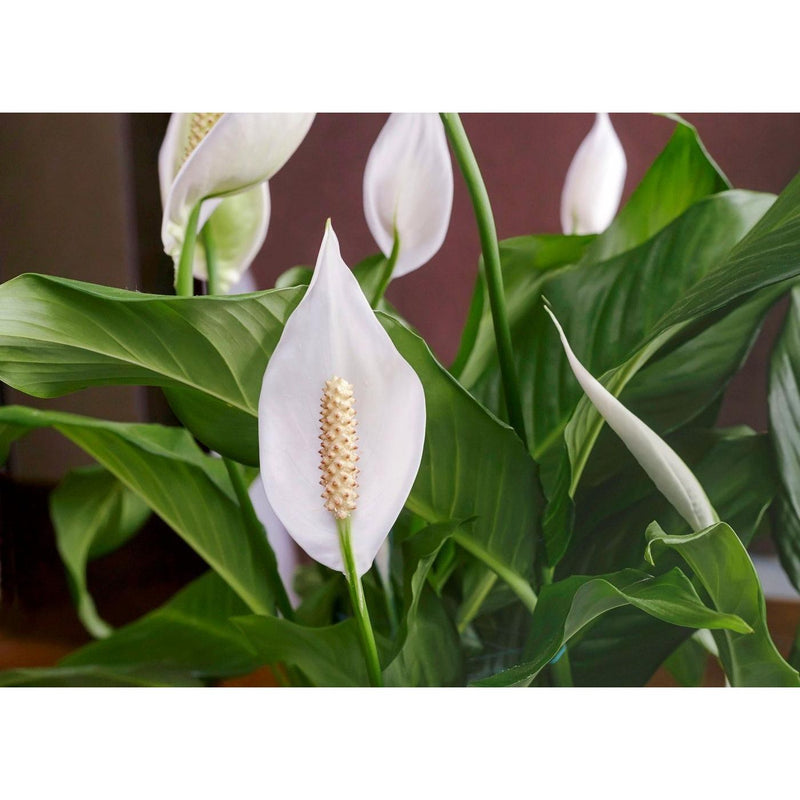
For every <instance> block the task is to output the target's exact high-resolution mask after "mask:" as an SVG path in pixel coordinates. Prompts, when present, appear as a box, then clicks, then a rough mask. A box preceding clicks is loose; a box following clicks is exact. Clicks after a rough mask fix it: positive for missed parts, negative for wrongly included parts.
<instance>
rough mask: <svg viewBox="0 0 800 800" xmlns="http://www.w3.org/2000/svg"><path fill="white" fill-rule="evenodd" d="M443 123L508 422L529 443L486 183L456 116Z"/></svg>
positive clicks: (445, 115) (444, 120)
mask: <svg viewBox="0 0 800 800" xmlns="http://www.w3.org/2000/svg"><path fill="white" fill-rule="evenodd" d="M441 117H442V122H443V123H444V128H445V130H446V131H447V136H448V138H449V139H450V145H451V146H452V148H453V153H454V155H455V157H456V161H458V165H459V167H460V168H461V172H462V174H463V176H464V181H465V182H466V184H467V189H468V190H469V194H470V198H471V199H472V207H473V209H474V211H475V220H476V222H477V223H478V233H479V234H480V238H481V250H482V251H483V264H484V269H485V271H486V287H487V289H488V291H489V305H490V308H491V310H492V323H493V324H494V336H495V341H496V343H497V355H498V358H499V360H500V373H501V376H502V379H503V391H504V392H505V399H506V408H507V410H508V419H509V422H510V423H511V426H512V427H513V428H514V430H515V431H516V432H517V435H518V436H519V437H520V439H522V441H523V442H525V444H526V446H527V443H528V440H527V437H526V436H525V417H524V415H523V413H522V401H521V395H520V390H519V380H518V378H517V368H516V365H515V363H514V351H513V348H512V346H511V330H510V328H509V326H508V314H507V313H506V301H505V293H504V290H503V274H502V270H501V266H500V246H499V245H498V243H497V229H496V228H495V224H494V216H493V215H492V206H491V204H490V202H489V194H488V192H487V191H486V184H484V182H483V178H482V177H481V172H480V169H479V168H478V162H477V161H476V160H475V154H474V153H473V152H472V147H471V146H470V143H469V139H468V138H467V133H466V131H465V130H464V126H463V124H462V122H461V118H460V117H459V116H458V114H442V115H441Z"/></svg>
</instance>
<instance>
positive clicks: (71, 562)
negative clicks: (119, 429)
mask: <svg viewBox="0 0 800 800" xmlns="http://www.w3.org/2000/svg"><path fill="white" fill-rule="evenodd" d="M149 515H150V509H149V508H148V507H147V505H146V504H145V503H144V502H143V501H142V500H141V499H140V498H139V496H138V495H136V494H134V493H133V492H132V491H130V489H127V488H126V487H125V486H124V484H122V483H120V482H119V481H118V480H117V479H116V478H115V477H114V476H113V475H112V474H111V473H110V472H108V471H107V470H105V469H102V468H100V467H86V468H82V469H76V470H73V471H72V472H70V473H68V474H67V475H66V476H65V478H64V479H63V480H62V481H61V483H60V484H59V485H58V487H57V488H56V489H55V491H53V492H52V493H51V495H50V516H51V518H52V520H53V527H54V528H55V531H56V546H57V547H58V552H59V553H60V554H61V559H62V561H63V562H64V566H65V567H66V569H67V576H68V578H69V582H70V589H71V591H72V595H73V599H74V601H75V606H76V608H77V611H78V616H79V617H80V619H81V622H83V624H84V625H85V626H86V629H87V630H88V631H89V632H90V633H91V634H92V635H93V636H98V637H103V636H108V635H109V633H111V630H112V629H111V627H110V626H109V625H108V624H107V623H106V622H104V621H103V620H102V619H101V618H100V616H99V615H98V613H97V609H96V608H95V605H94V600H93V599H92V596H91V595H90V594H89V589H88V587H87V586H86V565H87V562H88V561H90V560H91V559H93V558H98V557H99V556H102V555H105V554H106V553H110V552H112V551H113V550H116V549H117V548H118V547H119V546H120V545H122V544H123V543H124V542H126V541H127V540H128V539H130V538H131V536H133V535H134V534H136V533H137V531H138V530H139V529H140V528H141V527H142V525H144V523H145V521H146V520H147V518H148V516H149Z"/></svg>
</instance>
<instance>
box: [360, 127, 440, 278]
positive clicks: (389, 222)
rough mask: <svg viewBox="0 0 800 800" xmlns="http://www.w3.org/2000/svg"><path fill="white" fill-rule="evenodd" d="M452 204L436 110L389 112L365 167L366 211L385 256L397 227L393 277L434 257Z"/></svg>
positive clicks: (368, 223)
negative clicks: (398, 243)
mask: <svg viewBox="0 0 800 800" xmlns="http://www.w3.org/2000/svg"><path fill="white" fill-rule="evenodd" d="M452 210H453V166H452V164H451V162H450V152H449V151H448V149H447V137H446V135H445V131H444V125H443V124H442V121H441V119H440V118H439V115H438V114H391V115H390V116H389V119H388V121H387V122H386V124H385V125H384V127H383V129H382V130H381V132H380V134H379V135H378V138H377V139H376V140H375V144H374V145H373V146H372V150H371V151H370V154H369V158H368V159H367V166H366V169H365V170H364V216H365V217H366V219H367V225H368V226H369V229H370V232H371V233H372V236H373V237H374V239H375V241H376V242H377V244H378V247H379V248H380V249H381V252H383V254H384V255H385V256H386V257H387V258H388V257H389V255H390V254H391V252H392V246H393V244H394V236H395V230H396V231H397V235H398V237H399V240H400V250H399V254H398V257H397V263H396V265H395V268H394V273H393V276H394V277H399V276H401V275H405V274H407V273H409V272H412V271H413V270H415V269H417V268H418V267H421V266H422V265H423V264H425V263H426V262H428V261H430V259H431V258H433V256H434V255H435V254H436V253H437V252H438V250H439V248H440V247H441V246H442V243H443V242H444V239H445V236H446V234H447V228H448V226H449V225H450V214H451V212H452Z"/></svg>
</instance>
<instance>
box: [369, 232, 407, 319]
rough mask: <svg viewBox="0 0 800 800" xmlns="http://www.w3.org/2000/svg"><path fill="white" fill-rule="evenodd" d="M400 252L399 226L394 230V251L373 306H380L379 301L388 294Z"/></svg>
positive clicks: (373, 300) (384, 268) (386, 265)
mask: <svg viewBox="0 0 800 800" xmlns="http://www.w3.org/2000/svg"><path fill="white" fill-rule="evenodd" d="M399 254H400V237H399V236H398V235H397V228H395V230H394V242H393V244H392V252H391V254H390V255H389V258H388V259H387V261H386V263H385V264H384V267H383V274H382V275H381V282H380V283H379V284H378V288H377V289H376V290H375V294H374V295H373V296H372V301H371V303H370V305H371V306H372V307H373V308H377V307H378V303H380V302H381V300H383V295H384V294H386V289H387V288H388V286H389V283H390V282H391V280H392V273H393V272H394V268H395V266H396V265H397V256H398V255H399Z"/></svg>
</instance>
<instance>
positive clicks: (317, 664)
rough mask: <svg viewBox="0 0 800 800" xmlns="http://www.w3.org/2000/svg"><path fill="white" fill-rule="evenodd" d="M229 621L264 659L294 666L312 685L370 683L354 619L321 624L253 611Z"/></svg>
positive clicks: (364, 684)
mask: <svg viewBox="0 0 800 800" xmlns="http://www.w3.org/2000/svg"><path fill="white" fill-rule="evenodd" d="M232 622H233V623H234V624H235V625H236V626H237V627H238V628H239V630H241V631H242V633H243V634H244V635H245V636H246V637H247V639H248V641H249V642H250V645H251V647H252V648H253V649H254V650H255V651H256V652H257V653H258V655H259V656H260V658H261V660H262V661H263V662H264V663H266V664H272V663H276V662H285V663H286V664H289V665H291V666H295V667H298V668H299V669H301V670H302V671H303V672H304V673H305V674H306V676H307V677H308V679H309V680H310V681H311V683H312V684H313V685H314V686H369V685H370V683H369V678H368V676H367V669H366V666H365V662H364V655H363V653H362V651H361V644H360V641H359V635H358V627H357V625H356V621H355V620H354V619H348V620H347V621H346V622H340V623H338V624H337V625H331V626H328V627H323V628H306V627H303V626H302V625H297V624H295V623H294V622H289V621H288V620H285V619H279V618H277V617H261V616H257V615H250V616H244V617H235V618H234V619H233V620H232Z"/></svg>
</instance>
